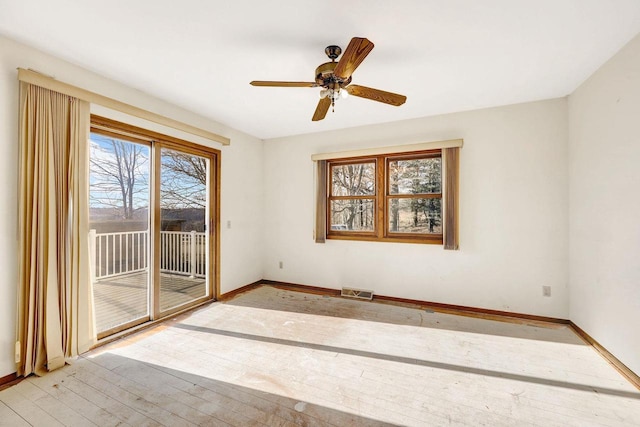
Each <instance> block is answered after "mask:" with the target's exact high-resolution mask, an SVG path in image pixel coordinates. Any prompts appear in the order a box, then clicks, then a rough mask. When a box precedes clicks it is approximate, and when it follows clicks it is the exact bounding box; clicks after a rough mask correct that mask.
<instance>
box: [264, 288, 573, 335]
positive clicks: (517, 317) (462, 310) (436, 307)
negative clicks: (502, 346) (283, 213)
mask: <svg viewBox="0 0 640 427" xmlns="http://www.w3.org/2000/svg"><path fill="white" fill-rule="evenodd" d="M260 283H262V284H264V285H270V286H273V287H276V288H278V289H286V290H291V291H299V292H306V293H311V294H317V295H330V296H339V295H340V290H339V289H332V288H321V287H318V286H309V285H301V284H297V283H285V282H278V281H276V280H267V279H264V280H262V281H261V282H260ZM373 301H375V302H385V303H392V304H397V305H406V306H411V307H420V308H427V309H430V310H433V311H437V312H440V313H447V314H456V315H461V316H468V317H479V318H483V319H487V320H499V321H510V322H518V323H520V322H521V321H522V320H526V321H533V322H542V323H554V324H561V325H568V324H569V321H568V320H566V319H559V318H555V317H545V316H536V315H533V314H523V313H514V312H509V311H499V310H490V309H485V308H477V307H469V306H463V305H452V304H443V303H438V302H431V301H422V300H414V299H408V298H397V297H390V296H385V295H375V294H374V296H373Z"/></svg>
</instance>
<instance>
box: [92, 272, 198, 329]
mask: <svg viewBox="0 0 640 427" xmlns="http://www.w3.org/2000/svg"><path fill="white" fill-rule="evenodd" d="M147 283H148V280H147V273H146V272H138V273H132V274H126V275H122V276H116V277H111V278H107V279H102V280H98V281H97V282H96V283H94V285H93V300H94V304H95V310H96V328H97V331H98V332H102V331H106V330H108V329H111V328H114V327H116V326H118V325H122V324H124V323H127V322H130V321H132V320H135V319H139V318H141V317H146V316H148V313H149V312H148V300H149V297H148V291H147V288H148V284H147ZM205 294H206V285H205V280H204V279H201V278H194V279H190V278H189V277H185V276H178V275H171V274H164V273H163V274H161V277H160V307H161V309H162V310H166V309H168V308H172V307H176V306H178V305H182V304H184V303H187V302H189V301H193V300H194V299H196V298H200V297H203V296H204V295H205Z"/></svg>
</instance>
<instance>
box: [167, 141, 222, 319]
mask: <svg viewBox="0 0 640 427" xmlns="http://www.w3.org/2000/svg"><path fill="white" fill-rule="evenodd" d="M159 156H160V159H159V163H160V179H159V181H160V182H159V187H160V188H159V205H160V206H159V207H160V212H159V213H160V218H159V222H160V232H159V245H158V246H159V248H157V249H156V253H157V254H159V260H158V261H159V284H160V286H159V295H158V297H157V301H158V302H157V304H158V307H159V312H160V313H165V312H167V311H170V310H172V309H175V308H177V307H181V306H184V305H187V304H189V303H193V302H195V301H199V300H202V299H204V298H207V297H208V296H210V288H209V285H208V284H209V278H208V274H209V261H208V260H209V256H208V254H209V252H210V251H209V238H208V224H209V222H210V221H209V218H210V212H209V204H210V203H209V202H210V192H209V188H210V186H209V176H210V167H211V162H210V159H209V158H208V157H203V156H200V155H197V154H193V153H191V152H186V151H180V150H178V149H174V148H173V147H172V148H166V147H162V148H160V154H159ZM156 236H157V235H156Z"/></svg>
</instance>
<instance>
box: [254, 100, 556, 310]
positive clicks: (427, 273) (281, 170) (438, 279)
mask: <svg viewBox="0 0 640 427" xmlns="http://www.w3.org/2000/svg"><path fill="white" fill-rule="evenodd" d="M347 101H348V100H347ZM409 101H410V100H409ZM344 108H350V107H348V106H344ZM353 108H355V107H353ZM389 108H391V107H389ZM566 111H567V103H566V99H564V98H563V99H555V100H548V101H542V102H535V103H528V104H521V105H513V106H505V107H500V108H493V109H486V110H478V111H472V112H464V113H456V114H449V115H444V116H437V117H428V118H421V119H415V120H408V121H402V122H396V123H391V124H383V125H376V126H367V127H362V128H354V129H349V130H343V131H334V132H325V133H318V134H310V135H302V136H297V137H287V138H279V139H273V140H268V141H266V142H265V153H264V154H265V166H264V173H265V175H264V180H265V203H266V205H265V215H266V235H265V245H266V246H265V258H264V260H265V279H271V280H279V281H284V282H291V283H298V284H306V285H314V286H322V287H328V288H340V287H342V286H351V287H356V288H365V289H373V290H374V291H375V292H376V293H377V294H381V295H390V296H395V297H404V298H412V299H419V300H427V301H435V302H442V303H449V304H458V305H467V306H474V307H484V308H488V309H497V310H507V311H513V312H520V313H529V314H536V315H543V316H552V317H560V318H567V316H568V289H567V282H568V259H567V254H568V231H567V227H568V177H567V134H566V130H567V114H566ZM336 114H338V113H336ZM331 118H332V117H331V113H329V114H328V115H327V118H326V119H325V120H331ZM456 138H463V139H464V147H463V148H462V151H461V178H460V179H461V184H460V191H461V196H460V233H461V238H460V248H461V249H460V250H459V251H445V250H443V249H442V246H439V245H422V244H402V243H380V242H352V241H339V240H328V241H327V243H326V244H316V243H314V241H313V239H312V236H313V226H314V225H313V224H314V222H313V221H314V184H313V182H314V172H313V163H312V162H311V160H310V156H311V155H312V154H314V153H321V152H333V151H343V150H348V149H356V148H366V147H376V146H390V145H399V144H405V143H411V142H427V141H438V140H446V139H456ZM279 261H282V262H283V263H284V268H283V269H279V268H278V262H279ZM543 285H548V286H551V288H552V296H551V298H545V297H543V296H542V286H543Z"/></svg>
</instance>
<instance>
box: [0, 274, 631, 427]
mask: <svg viewBox="0 0 640 427" xmlns="http://www.w3.org/2000/svg"><path fill="white" fill-rule="evenodd" d="M0 425H11V426H14V425H15V426H21V425H42V426H47V427H49V426H59V425H68V426H84V425H98V426H116V425H131V426H143V425H166V426H181V425H214V426H218V425H221V426H223V425H237V426H246V425H260V426H262V425H267V426H293V425H309V426H315V425H328V426H376V425H411V426H445V425H472V426H475V425H486V426H531V425H533V426H545V427H547V426H600V425H602V426H623V425H627V426H639V425H640V391H638V390H637V389H635V388H634V387H633V386H632V385H631V384H629V383H628V382H627V381H626V380H625V379H624V378H623V377H622V376H621V375H620V374H618V373H617V372H616V371H615V370H614V369H613V368H612V367H611V366H610V365H609V364H608V363H607V362H606V361H605V360H604V359H603V358H602V357H600V355H599V354H597V353H596V352H595V350H593V349H592V348H591V347H589V346H588V345H586V344H585V343H584V342H583V341H582V340H581V339H580V338H579V337H578V336H576V335H575V334H574V333H573V332H572V330H570V329H569V328H568V327H566V326H562V325H549V324H543V323H537V322H528V324H523V323H509V322H500V321H493V320H483V319H478V318H472V317H464V316H454V315H449V314H440V313H434V312H431V311H429V310H423V309H418V308H410V307H404V306H398V305H390V304H382V303H375V302H362V301H354V300H347V299H342V298H337V297H323V296H320V295H313V294H305V293H301V292H293V291H286V290H280V289H277V288H274V287H271V286H262V287H259V288H257V289H255V290H252V291H250V292H246V293H244V294H241V295H239V296H238V297H236V298H235V299H232V300H230V301H227V302H224V303H214V304H211V305H208V306H206V307H203V308H201V309H199V310H197V311H195V312H193V313H190V314H188V315H183V316H181V317H179V318H177V319H173V320H170V321H168V322H165V323H164V324H161V325H159V326H156V327H154V328H153V329H149V330H147V331H144V332H142V333H138V334H136V335H132V336H130V337H128V338H125V339H123V340H120V341H117V342H114V343H111V344H109V345H107V346H104V347H101V348H98V349H96V350H94V351H92V352H90V353H88V354H85V355H84V356H82V357H80V358H79V359H78V360H77V361H75V362H74V363H73V364H72V365H69V366H66V367H64V368H63V369H60V370H58V371H55V372H52V373H50V374H48V375H46V376H44V377H41V378H36V377H30V378H28V379H26V380H24V381H22V382H21V383H19V384H18V385H15V386H13V387H11V388H9V389H6V390H4V391H1V392H0Z"/></svg>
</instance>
